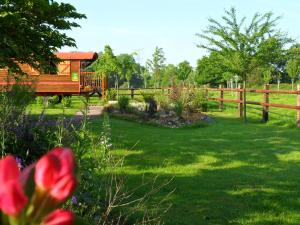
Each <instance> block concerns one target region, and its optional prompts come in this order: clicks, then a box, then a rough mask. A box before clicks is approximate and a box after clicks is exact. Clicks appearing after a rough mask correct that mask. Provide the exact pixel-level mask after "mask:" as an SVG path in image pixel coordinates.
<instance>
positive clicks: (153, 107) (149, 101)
mask: <svg viewBox="0 0 300 225" xmlns="http://www.w3.org/2000/svg"><path fill="white" fill-rule="evenodd" d="M143 98H144V101H145V103H146V112H147V113H148V114H149V116H151V117H153V116H154V115H155V113H157V103H156V101H155V98H154V95H152V94H143Z"/></svg>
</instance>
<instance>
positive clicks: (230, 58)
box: [197, 8, 292, 121]
mask: <svg viewBox="0 0 300 225" xmlns="http://www.w3.org/2000/svg"><path fill="white" fill-rule="evenodd" d="M278 19H279V17H275V18H274V16H273V13H271V12H269V13H265V14H259V13H256V14H255V15H254V16H253V18H252V20H251V21H250V23H249V24H248V25H246V24H245V22H246V18H245V17H244V18H242V19H241V20H240V21H239V20H238V17H237V15H236V10H235V9H234V8H231V9H230V10H225V15H224V16H223V17H222V21H220V22H219V21H217V20H215V19H212V18H210V19H209V26H208V28H207V30H205V31H204V32H203V33H202V34H197V35H198V36H199V37H200V38H201V39H202V40H203V41H205V42H206V43H201V44H199V45H198V47H200V48H204V49H206V50H208V51H210V52H217V53H219V55H220V56H221V57H222V60H221V62H222V64H223V66H225V67H226V71H229V72H232V73H234V74H237V75H239V76H240V77H241V78H242V80H243V82H244V89H246V82H247V77H248V76H249V74H251V72H252V71H253V70H255V69H256V68H258V67H260V66H263V65H266V64H269V63H271V62H273V61H275V60H276V59H278V58H280V57H282V55H283V54H284V53H285V52H284V51H283V47H284V46H285V44H287V43H290V42H291V41H292V40H291V39H289V38H287V37H286V35H285V34H283V33H281V31H279V30H278V29H276V23H277V21H278ZM246 107H247V106H246V91H244V119H245V121H246V120H247V117H246V112H247V110H246V109H247V108H246Z"/></svg>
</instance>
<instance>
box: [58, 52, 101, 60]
mask: <svg viewBox="0 0 300 225" xmlns="http://www.w3.org/2000/svg"><path fill="white" fill-rule="evenodd" d="M56 56H57V57H58V58H59V59H65V60H92V59H96V58H97V57H98V54H97V53H96V52H57V53H56Z"/></svg>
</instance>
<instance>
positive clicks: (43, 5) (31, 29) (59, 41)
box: [0, 0, 85, 74]
mask: <svg viewBox="0 0 300 225" xmlns="http://www.w3.org/2000/svg"><path fill="white" fill-rule="evenodd" d="M82 18H85V15H83V14H80V13H78V12H77V11H76V9H75V8H74V6H72V5H71V4H67V3H59V2H57V1H49V0H43V1H16V0H7V1H1V2H0V29H1V31H2V33H1V38H0V48H1V49H2V51H1V52H0V68H5V67H8V68H9V69H10V70H11V71H12V72H17V73H19V74H20V73H21V74H22V73H23V71H21V70H20V68H19V65H18V64H17V62H18V63H23V64H29V65H30V66H32V67H33V68H35V69H41V67H42V68H45V71H47V70H49V61H52V62H53V63H55V62H58V59H57V57H56V56H55V54H54V53H55V52H57V50H58V49H60V48H61V47H63V46H71V47H74V46H76V45H75V40H74V39H72V38H70V37H68V36H67V35H66V33H65V32H64V31H66V30H71V29H72V28H74V27H79V24H77V23H76V22H75V20H76V19H82Z"/></svg>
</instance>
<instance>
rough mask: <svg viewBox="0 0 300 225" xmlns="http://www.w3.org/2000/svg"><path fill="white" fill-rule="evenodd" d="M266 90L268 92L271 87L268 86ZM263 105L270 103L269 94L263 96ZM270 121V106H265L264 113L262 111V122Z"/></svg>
mask: <svg viewBox="0 0 300 225" xmlns="http://www.w3.org/2000/svg"><path fill="white" fill-rule="evenodd" d="M264 90H266V91H268V90H270V85H269V84H266V85H265V87H264ZM263 103H269V93H266V92H265V93H264V95H263ZM268 120H269V106H265V105H264V106H263V111H262V122H265V123H266V122H268Z"/></svg>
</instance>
